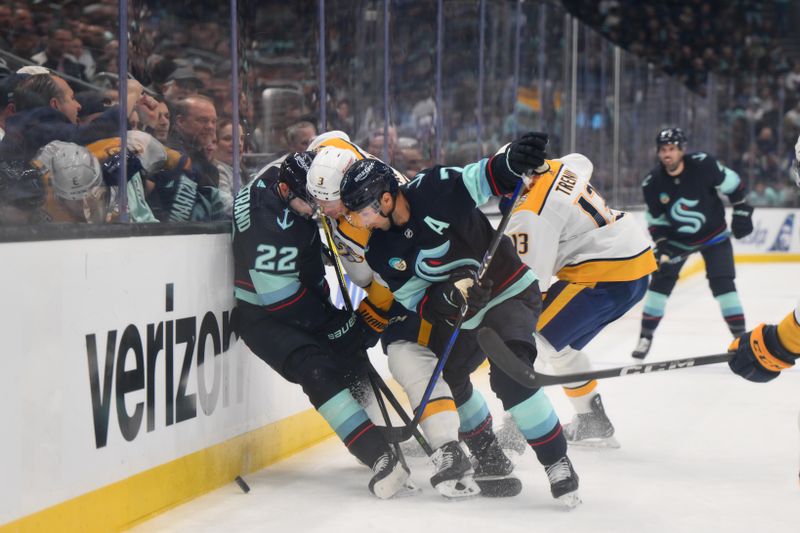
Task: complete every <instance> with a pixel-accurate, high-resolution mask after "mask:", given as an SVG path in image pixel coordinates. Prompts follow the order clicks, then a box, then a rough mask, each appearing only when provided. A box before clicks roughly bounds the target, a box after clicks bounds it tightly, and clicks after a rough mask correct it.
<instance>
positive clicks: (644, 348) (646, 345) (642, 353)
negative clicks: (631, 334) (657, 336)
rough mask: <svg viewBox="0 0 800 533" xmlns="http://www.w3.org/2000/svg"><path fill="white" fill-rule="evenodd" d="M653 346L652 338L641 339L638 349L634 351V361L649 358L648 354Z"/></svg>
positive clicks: (632, 355)
mask: <svg viewBox="0 0 800 533" xmlns="http://www.w3.org/2000/svg"><path fill="white" fill-rule="evenodd" d="M652 344H653V339H652V338H647V337H639V344H637V345H636V349H635V350H633V353H632V354H631V357H633V358H634V359H644V358H645V357H647V353H648V352H649V351H650V346H651V345H652Z"/></svg>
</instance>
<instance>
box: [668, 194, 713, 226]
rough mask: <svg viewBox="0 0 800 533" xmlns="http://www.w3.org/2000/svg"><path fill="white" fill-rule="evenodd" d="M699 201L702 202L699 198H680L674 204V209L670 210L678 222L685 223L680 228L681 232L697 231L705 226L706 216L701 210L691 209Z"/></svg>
mask: <svg viewBox="0 0 800 533" xmlns="http://www.w3.org/2000/svg"><path fill="white" fill-rule="evenodd" d="M698 203H700V201H699V200H687V199H686V198H678V200H677V201H676V202H675V203H674V204H672V209H671V210H670V215H671V216H672V219H673V220H675V221H677V222H683V223H685V225H684V226H680V227H679V228H678V231H679V232H680V233H697V231H698V230H699V229H700V228H702V227H703V224H705V222H706V216H705V215H704V214H703V213H700V212H699V211H692V209H691V208H692V207H694V206H696V205H697V204H698Z"/></svg>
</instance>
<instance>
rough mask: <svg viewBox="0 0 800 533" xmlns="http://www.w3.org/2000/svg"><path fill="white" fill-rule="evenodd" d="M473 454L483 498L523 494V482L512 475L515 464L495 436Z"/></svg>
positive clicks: (473, 463) (473, 464)
mask: <svg viewBox="0 0 800 533" xmlns="http://www.w3.org/2000/svg"><path fill="white" fill-rule="evenodd" d="M520 435H521V434H520ZM523 441H524V440H523ZM473 446H474V444H473ZM476 448H477V447H476ZM472 452H473V453H472V457H471V461H472V466H473V469H474V471H475V483H477V484H478V486H479V487H480V488H481V494H482V495H483V496H486V497H489V498H510V497H512V496H516V495H517V494H519V493H520V492H522V482H521V481H520V480H519V478H517V477H515V476H512V475H511V474H512V472H513V471H514V463H512V462H511V460H509V458H508V456H506V454H505V452H504V451H503V449H502V447H501V446H500V443H499V442H498V440H497V437H496V436H495V435H492V438H491V440H488V442H484V443H483V446H482V447H481V448H480V449H473V450H472Z"/></svg>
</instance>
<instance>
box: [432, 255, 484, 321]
mask: <svg viewBox="0 0 800 533" xmlns="http://www.w3.org/2000/svg"><path fill="white" fill-rule="evenodd" d="M491 299H492V281H491V280H484V281H483V283H480V284H479V283H477V282H476V281H475V271H474V270H472V269H461V270H457V271H455V272H454V273H453V274H452V275H451V276H450V279H449V280H447V281H446V282H444V283H440V284H439V285H436V286H434V287H433V288H432V289H431V292H429V298H426V299H425V300H423V304H422V306H421V308H420V314H421V315H422V318H424V319H425V320H427V321H428V322H431V323H441V322H444V323H446V324H448V325H450V326H452V325H454V324H455V323H456V320H458V315H459V313H460V311H461V306H462V305H464V304H466V305H467V314H466V316H467V317H470V316H473V315H475V313H477V312H478V311H480V310H481V309H483V308H484V307H486V304H487V303H489V300H491Z"/></svg>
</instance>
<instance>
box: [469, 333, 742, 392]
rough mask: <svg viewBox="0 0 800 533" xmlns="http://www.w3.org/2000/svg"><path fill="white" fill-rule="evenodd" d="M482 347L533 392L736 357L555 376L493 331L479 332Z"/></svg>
mask: <svg viewBox="0 0 800 533" xmlns="http://www.w3.org/2000/svg"><path fill="white" fill-rule="evenodd" d="M478 344H479V345H480V347H481V349H482V350H483V351H484V352H486V354H487V355H488V356H489V359H491V360H492V362H493V363H495V364H496V365H497V366H498V367H500V369H501V370H502V371H503V372H505V373H506V374H508V375H509V376H510V377H511V378H512V379H514V381H516V382H517V383H519V384H520V385H522V386H523V387H527V388H529V389H535V388H538V387H545V386H547V385H563V384H565V383H573V382H576V381H588V380H592V379H603V378H615V377H618V376H630V375H632V374H651V373H653V372H664V371H667V370H677V369H679V368H691V367H695V366H703V365H713V364H716V363H727V362H728V361H730V359H731V357H732V356H733V354H732V353H724V354H715V355H701V356H698V357H687V358H685V359H674V360H672V361H659V362H655V363H648V364H637V365H628V366H621V367H617V368H607V369H604V370H590V371H588V372H579V373H576V374H563V375H560V376H554V375H550V374H538V373H536V372H535V371H534V369H533V367H532V366H531V365H529V364H527V363H525V362H524V361H523V360H522V359H520V358H519V357H517V356H516V355H515V354H514V352H512V351H511V350H510V349H509V348H508V346H506V343H505V342H503V339H501V338H500V335H498V334H497V332H496V331H494V330H492V329H490V328H485V327H484V328H481V329H480V331H478Z"/></svg>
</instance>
